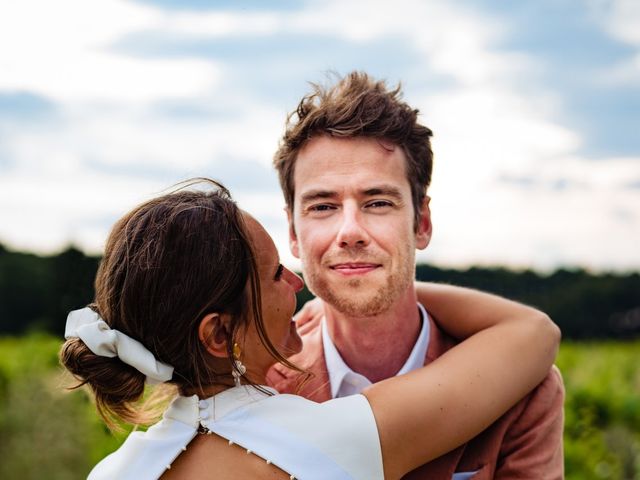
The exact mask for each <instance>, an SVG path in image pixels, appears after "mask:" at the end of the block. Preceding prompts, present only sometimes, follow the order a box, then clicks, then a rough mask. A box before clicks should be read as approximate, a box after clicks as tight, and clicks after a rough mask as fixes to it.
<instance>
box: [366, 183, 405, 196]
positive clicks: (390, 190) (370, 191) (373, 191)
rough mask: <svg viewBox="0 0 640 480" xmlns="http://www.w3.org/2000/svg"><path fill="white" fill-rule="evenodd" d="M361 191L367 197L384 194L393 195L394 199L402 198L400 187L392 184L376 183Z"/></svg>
mask: <svg viewBox="0 0 640 480" xmlns="http://www.w3.org/2000/svg"><path fill="white" fill-rule="evenodd" d="M362 193H363V194H364V195H365V196H367V197H374V196H376V195H384V196H387V197H393V198H395V199H396V200H402V193H401V192H400V189H399V188H397V187H394V186H392V185H377V186H375V187H371V188H367V189H366V190H363V191H362Z"/></svg>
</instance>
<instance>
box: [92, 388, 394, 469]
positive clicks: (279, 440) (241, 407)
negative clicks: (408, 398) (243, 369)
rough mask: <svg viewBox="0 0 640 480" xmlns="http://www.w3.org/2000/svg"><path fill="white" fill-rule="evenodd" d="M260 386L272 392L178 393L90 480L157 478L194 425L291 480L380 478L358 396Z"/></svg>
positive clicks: (368, 416)
mask: <svg viewBox="0 0 640 480" xmlns="http://www.w3.org/2000/svg"><path fill="white" fill-rule="evenodd" d="M263 388H265V390H268V391H270V392H272V393H274V395H273V396H269V395H266V394H264V393H262V392H260V391H258V390H256V389H255V388H253V387H248V386H241V387H235V388H230V389H229V390H225V391H224V392H222V393H219V394H218V395H215V396H214V397H210V398H208V399H206V400H198V397H197V396H195V395H194V396H192V397H177V398H176V399H175V400H174V401H173V402H172V403H171V405H170V406H169V408H168V409H167V411H166V412H165V414H164V416H163V419H162V420H161V421H160V422H158V423H157V424H155V425H154V426H152V427H150V428H149V429H148V430H147V431H146V432H134V433H132V434H131V435H129V437H128V438H127V440H126V441H125V442H124V443H123V444H122V446H121V447H120V448H119V449H118V450H117V451H115V452H114V453H112V454H111V455H109V456H108V457H106V458H105V459H104V460H102V461H101V462H100V463H99V464H98V465H96V466H95V468H94V469H93V470H92V471H91V473H90V474H89V477H88V478H89V480H102V479H120V480H146V479H157V478H159V477H160V476H161V475H162V474H163V473H164V471H165V470H166V469H167V468H168V467H169V466H170V465H171V463H172V462H173V461H174V460H175V459H176V458H177V457H178V455H180V453H182V451H183V449H184V448H185V447H186V446H187V445H188V444H189V442H190V441H191V440H192V439H193V438H194V437H195V436H196V435H197V431H198V428H199V427H200V425H202V426H203V427H206V428H207V429H209V430H211V431H212V432H213V433H215V434H217V435H220V436H221V437H224V438H226V439H228V440H231V441H233V442H234V443H236V444H238V445H240V446H241V447H243V448H246V449H250V450H251V451H252V452H253V453H254V454H256V455H258V456H260V457H262V458H264V459H265V460H270V461H271V463H273V464H274V465H276V466H278V467H279V468H281V469H282V470H284V471H285V472H287V473H288V474H290V475H292V476H294V477H295V478H296V479H298V480H316V479H317V480H333V479H336V480H337V479H340V480H342V479H344V480H347V479H361V480H383V478H384V475H383V469H382V452H381V449H380V440H379V438H378V430H377V427H376V423H375V419H374V417H373V412H372V411H371V407H370V406H369V402H368V401H367V399H366V398H365V397H364V396H362V395H353V396H350V397H345V398H339V399H334V400H330V401H328V402H324V403H316V402H312V401H310V400H306V399H304V398H302V397H298V396H295V395H279V394H277V392H276V391H275V390H273V389H270V388H268V387H263Z"/></svg>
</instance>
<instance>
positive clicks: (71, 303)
mask: <svg viewBox="0 0 640 480" xmlns="http://www.w3.org/2000/svg"><path fill="white" fill-rule="evenodd" d="M98 263H99V258H97V257H89V256H86V255H85V254H84V253H82V252H81V251H80V250H78V249H76V248H73V247H69V248H68V249H67V250H65V251H64V252H62V253H60V254H58V255H54V256H50V257H39V256H36V255H32V254H29V253H20V252H10V251H8V250H6V249H4V248H1V249H0V332H1V333H4V334H20V333H24V332H26V331H28V330H41V331H48V332H51V333H54V334H56V335H61V334H62V333H63V330H64V322H65V319H66V318H67V314H68V313H69V311H70V310H73V309H75V308H80V307H83V306H85V305H87V303H89V302H91V301H92V300H93V281H94V278H95V274H96V271H97V268H98Z"/></svg>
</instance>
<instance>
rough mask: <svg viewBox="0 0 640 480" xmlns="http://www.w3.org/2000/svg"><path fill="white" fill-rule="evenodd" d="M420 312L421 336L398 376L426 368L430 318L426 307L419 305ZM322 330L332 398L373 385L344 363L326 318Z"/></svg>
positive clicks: (360, 390) (323, 320)
mask: <svg viewBox="0 0 640 480" xmlns="http://www.w3.org/2000/svg"><path fill="white" fill-rule="evenodd" d="M418 310H419V312H420V319H421V321H422V328H421V329H420V334H419V335H418V339H417V340H416V343H415V345H414V346H413V349H412V350H411V353H410V354H409V357H408V358H407V361H406V362H405V363H404V365H403V366H402V368H401V369H400V370H399V371H398V373H396V375H403V374H405V373H409V372H410V371H412V370H415V369H417V368H420V367H422V366H424V359H425V357H426V355H427V347H428V346H429V316H428V314H427V311H426V310H425V309H424V307H423V306H422V305H420V304H419V303H418ZM321 328H322V346H323V348H324V358H325V362H326V365H327V371H328V373H329V382H330V384H331V396H332V397H333V398H339V397H346V396H349V395H355V394H357V393H360V392H362V390H364V388H365V387H368V386H369V385H371V381H370V380H369V379H368V378H367V377H365V376H364V375H360V374H359V373H356V372H354V371H353V370H351V368H349V366H348V365H347V364H346V363H344V360H343V359H342V357H341V356H340V353H339V352H338V349H337V348H336V346H335V345H334V343H333V341H332V340H331V337H330V336H329V332H328V331H327V325H326V320H325V319H324V318H323V319H322V326H321Z"/></svg>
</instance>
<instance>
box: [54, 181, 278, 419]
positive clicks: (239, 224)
mask: <svg viewBox="0 0 640 480" xmlns="http://www.w3.org/2000/svg"><path fill="white" fill-rule="evenodd" d="M202 183H204V184H205V186H206V187H208V188H207V189H206V190H185V189H182V190H179V191H176V192H173V193H170V194H167V195H164V196H161V197H159V198H156V199H153V200H150V201H148V202H146V203H144V204H142V205H140V206H138V207H137V208H135V209H133V210H132V211H131V212H129V213H128V214H126V215H125V216H124V217H123V218H121V219H120V220H119V221H118V222H117V223H116V224H115V226H114V227H113V230H112V232H111V234H110V235H109V238H108V240H107V244H106V248H105V255H104V257H103V259H102V262H101V264H100V267H99V269H98V273H97V276H96V282H95V290H96V296H95V302H94V304H93V306H94V307H95V309H96V310H97V312H98V313H99V314H100V316H101V317H102V318H103V319H104V320H105V321H106V323H107V324H108V325H109V326H110V327H111V328H112V329H116V330H119V331H121V332H123V333H125V334H126V335H128V336H130V337H132V338H134V339H136V340H138V341H140V342H141V343H142V344H143V345H144V346H145V347H146V348H147V349H148V350H150V351H151V353H152V354H153V355H154V356H155V357H156V359H157V360H159V361H161V362H164V363H167V364H169V365H171V366H173V367H174V374H173V379H172V381H171V383H174V384H176V385H177V386H178V387H179V388H181V389H182V390H189V389H200V388H202V387H203V386H207V385H212V384H215V383H225V382H227V383H228V380H229V378H230V375H229V374H230V372H231V362H230V360H229V358H231V357H232V355H233V353H232V352H233V344H234V343H235V342H236V341H238V339H239V337H240V336H242V337H244V333H245V332H246V331H253V330H255V331H256V332H257V335H258V337H259V338H260V341H261V343H262V344H263V347H264V348H265V349H266V351H267V352H269V354H270V355H271V356H272V357H274V358H276V359H277V360H280V361H282V360H284V358H282V355H281V354H280V353H279V352H278V351H277V349H276V348H275V347H274V345H273V344H272V343H271V341H270V339H269V338H268V336H267V333H266V331H267V330H266V328H265V325H264V324H263V321H262V311H263V309H262V308H260V299H261V295H260V291H261V284H260V272H259V269H258V266H257V263H258V262H257V260H259V261H260V262H262V263H264V261H262V260H260V257H257V258H256V256H255V254H254V246H253V243H254V241H253V239H252V237H251V233H250V229H249V228H248V227H247V223H248V222H255V220H253V219H248V218H247V217H246V214H243V213H242V211H241V210H240V209H238V207H237V206H236V204H235V203H234V202H233V201H232V200H231V198H230V195H229V192H228V191H227V190H226V189H225V188H224V187H223V186H222V185H220V184H218V183H216V182H214V181H210V180H204V181H203V182H202ZM256 223H257V222H256ZM254 230H255V228H254ZM212 316H216V317H217V318H221V319H224V323H218V324H217V326H216V330H215V332H214V331H213V330H203V329H202V328H201V327H200V324H201V323H202V321H203V319H204V318H205V317H207V318H212ZM220 327H224V328H222V329H221V328H220ZM214 333H215V334H216V335H217V338H218V339H220V338H221V337H222V340H223V342H222V345H223V346H224V350H225V351H224V352H220V351H217V352H215V353H216V354H215V355H212V354H211V353H212V349H211V348H210V342H209V341H208V340H209V339H208V338H206V337H203V335H207V334H214ZM276 343H279V341H278V340H277V339H276ZM221 357H224V358H221ZM61 358H62V361H63V363H64V364H65V366H67V368H68V369H69V370H70V371H71V372H72V373H73V374H74V375H76V376H77V377H79V378H80V379H81V381H83V382H85V383H88V384H89V385H90V386H91V387H92V388H93V390H94V393H95V394H96V399H97V405H98V408H99V409H100V411H101V413H103V416H104V414H107V415H108V414H109V413H115V414H116V415H118V416H120V417H121V418H124V419H125V420H129V421H130V420H134V419H135V414H134V410H132V409H131V406H130V402H131V401H135V400H138V399H139V398H140V396H141V395H142V393H143V389H144V379H145V376H144V374H142V373H140V372H138V371H137V370H135V369H134V368H133V367H130V366H128V365H126V364H124V363H122V362H121V361H119V359H118V358H106V357H99V356H96V355H94V354H93V353H92V352H91V351H90V350H89V349H88V348H87V347H86V345H84V343H83V342H82V341H81V340H80V339H77V338H74V339H71V340H68V341H67V342H66V343H65V345H64V347H63V349H62V352H61Z"/></svg>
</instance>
